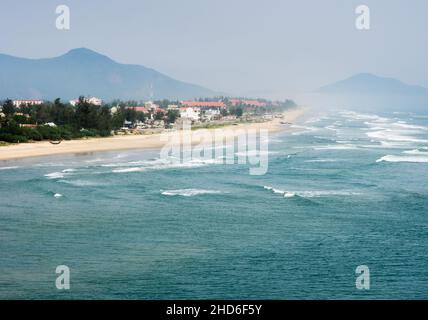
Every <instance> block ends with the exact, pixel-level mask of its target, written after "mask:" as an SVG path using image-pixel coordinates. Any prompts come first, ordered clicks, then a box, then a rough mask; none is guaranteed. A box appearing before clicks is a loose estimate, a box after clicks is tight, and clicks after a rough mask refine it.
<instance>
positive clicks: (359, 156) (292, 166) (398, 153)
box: [0, 111, 428, 299]
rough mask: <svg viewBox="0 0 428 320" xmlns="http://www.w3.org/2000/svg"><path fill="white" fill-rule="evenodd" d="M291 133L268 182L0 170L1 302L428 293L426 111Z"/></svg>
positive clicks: (97, 159)
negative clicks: (62, 280)
mask: <svg viewBox="0 0 428 320" xmlns="http://www.w3.org/2000/svg"><path fill="white" fill-rule="evenodd" d="M293 127H294V131H293V132H292V133H290V132H289V133H287V132H283V133H279V134H275V135H271V136H270V141H269V168H268V172H267V173H266V174H265V175H262V176H253V175H250V174H249V166H248V165H244V164H235V165H224V164H221V163H220V161H205V162H204V161H199V162H195V161H193V162H188V163H183V164H179V165H177V164H173V163H169V162H168V161H163V160H160V159H159V151H157V150H145V151H135V150H133V151H120V152H107V153H94V154H83V155H82V154H80V155H66V156H55V157H44V158H34V159H25V160H19V161H8V162H0V298H2V299H44V298H47V299H77V298H82V299H107V298H109V299H207V298H209V299H427V298H428V115H424V114H412V113H389V114H374V113H361V112H353V111H330V112H328V113H325V114H319V115H315V114H311V113H310V112H309V114H308V115H307V116H306V118H305V119H303V120H301V121H300V123H299V124H296V125H294V126H293ZM58 265H67V266H68V267H69V268H70V270H71V275H70V281H71V284H70V285H71V288H70V290H64V291H61V290H58V289H56V287H55V280H56V276H57V275H56V274H55V268H56V266H58ZM359 265H367V266H368V267H369V269H370V290H358V289H356V286H355V280H356V274H355V269H356V267H357V266H359Z"/></svg>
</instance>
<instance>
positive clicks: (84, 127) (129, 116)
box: [0, 96, 294, 143]
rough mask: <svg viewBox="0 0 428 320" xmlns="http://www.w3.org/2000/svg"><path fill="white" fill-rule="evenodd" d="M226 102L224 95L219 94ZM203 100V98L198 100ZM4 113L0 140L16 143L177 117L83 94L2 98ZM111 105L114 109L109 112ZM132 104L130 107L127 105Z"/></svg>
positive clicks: (240, 109) (234, 109) (239, 110)
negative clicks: (37, 99) (67, 99)
mask: <svg viewBox="0 0 428 320" xmlns="http://www.w3.org/2000/svg"><path fill="white" fill-rule="evenodd" d="M220 99H221V100H223V101H224V102H225V103H226V104H228V99H227V98H220ZM200 101H203V100H200ZM154 103H155V104H157V105H159V106H160V107H161V109H164V110H165V109H166V108H167V107H168V105H171V104H176V105H179V102H178V101H170V100H167V99H164V100H159V101H155V102H154ZM0 105H2V113H3V116H2V117H0V141H5V142H10V143H17V142H27V141H30V140H32V141H41V140H62V139H63V140H71V139H79V138H85V137H96V136H99V137H106V136H110V135H112V133H113V132H114V131H116V130H119V129H120V128H122V126H123V124H124V122H125V120H126V121H129V122H132V123H135V122H136V121H141V122H144V121H145V120H146V119H147V117H149V116H150V117H151V118H152V119H154V120H164V121H165V122H166V123H169V124H172V123H174V122H175V121H176V120H177V118H178V117H179V111H178V110H167V111H166V112H165V113H164V112H156V113H154V114H153V115H149V114H147V113H144V112H141V111H137V110H135V109H132V107H133V106H138V105H141V102H138V101H120V100H117V101H113V102H112V103H111V104H104V105H101V106H98V105H94V104H91V103H89V102H88V101H87V99H85V98H84V97H83V96H81V97H79V100H78V102H77V104H76V105H75V106H73V105H71V104H69V103H63V102H62V101H61V100H60V99H59V98H58V99H56V100H54V101H53V102H49V101H46V102H44V103H42V104H39V105H21V106H20V107H19V108H17V107H15V105H14V104H13V101H11V100H9V99H8V100H5V101H3V102H2V103H0ZM292 106H294V103H293V102H292V101H291V100H286V101H285V102H284V103H282V104H280V105H277V106H275V107H273V106H269V107H265V108H259V109H258V110H257V112H259V113H265V112H272V111H280V110H281V109H282V110H283V109H286V108H289V107H292ZM112 107H116V109H117V110H116V112H114V113H112V112H111V110H112ZM130 107H131V108H130ZM244 109H245V110H246V111H247V109H248V107H247V106H243V105H237V106H229V107H228V108H225V109H222V110H221V115H222V116H227V115H235V116H237V117H238V118H239V117H241V116H242V115H243V113H244Z"/></svg>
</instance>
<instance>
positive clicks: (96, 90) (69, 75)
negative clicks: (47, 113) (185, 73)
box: [0, 48, 216, 100]
mask: <svg viewBox="0 0 428 320" xmlns="http://www.w3.org/2000/svg"><path fill="white" fill-rule="evenodd" d="M215 94H216V93H215V92H213V91H211V90H208V89H205V88H203V87H200V86H197V85H193V84H189V83H185V82H181V81H178V80H175V79H172V78H170V77H168V76H166V75H164V74H162V73H160V72H157V71H155V70H153V69H149V68H145V67H143V66H138V65H126V64H121V63H117V62H115V61H113V60H112V59H110V58H109V57H107V56H105V55H103V54H100V53H98V52H95V51H93V50H90V49H87V48H76V49H72V50H70V51H68V52H67V53H65V54H64V55H61V56H59V57H55V58H45V59H24V58H18V57H13V56H7V55H1V54H0V99H2V98H8V97H9V98H20V99H31V98H42V99H54V98H57V97H60V98H62V99H64V100H67V99H72V98H76V97H78V96H80V95H93V96H97V97H100V98H102V99H104V100H112V99H116V98H117V99H132V100H146V99H162V98H169V99H179V100H181V99H193V98H199V97H210V96H214V95H215Z"/></svg>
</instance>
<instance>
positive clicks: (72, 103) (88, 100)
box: [70, 97, 103, 107]
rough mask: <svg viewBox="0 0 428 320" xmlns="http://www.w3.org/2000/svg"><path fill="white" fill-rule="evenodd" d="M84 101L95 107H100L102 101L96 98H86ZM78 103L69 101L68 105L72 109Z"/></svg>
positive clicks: (74, 100)
mask: <svg viewBox="0 0 428 320" xmlns="http://www.w3.org/2000/svg"><path fill="white" fill-rule="evenodd" d="M84 101H85V102H88V103H90V104H93V105H95V106H100V105H102V104H103V100H101V99H100V98H97V97H87V98H84ZM78 103H79V99H73V100H70V104H71V105H72V106H73V107H74V106H76V105H77V104H78Z"/></svg>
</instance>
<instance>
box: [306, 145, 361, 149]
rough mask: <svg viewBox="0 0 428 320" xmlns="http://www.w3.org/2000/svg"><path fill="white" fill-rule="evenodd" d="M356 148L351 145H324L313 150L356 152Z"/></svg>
mask: <svg viewBox="0 0 428 320" xmlns="http://www.w3.org/2000/svg"><path fill="white" fill-rule="evenodd" d="M356 149H358V147H357V146H356V145H352V144H341V145H326V146H319V147H314V150H356Z"/></svg>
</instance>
